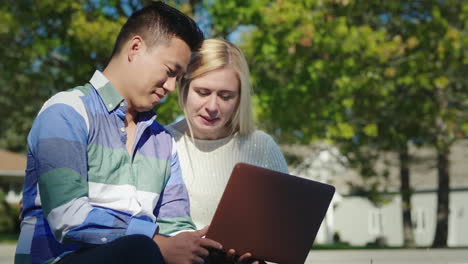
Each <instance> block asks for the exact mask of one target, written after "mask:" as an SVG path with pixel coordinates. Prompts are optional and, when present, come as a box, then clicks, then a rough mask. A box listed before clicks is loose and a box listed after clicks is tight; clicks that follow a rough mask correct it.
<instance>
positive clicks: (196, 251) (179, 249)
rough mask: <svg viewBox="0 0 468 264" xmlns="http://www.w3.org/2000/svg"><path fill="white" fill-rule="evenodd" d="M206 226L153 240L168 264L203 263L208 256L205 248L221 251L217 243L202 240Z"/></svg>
mask: <svg viewBox="0 0 468 264" xmlns="http://www.w3.org/2000/svg"><path fill="white" fill-rule="evenodd" d="M206 232H208V226H207V227H205V228H203V229H200V230H197V231H195V232H183V233H180V234H178V235H176V236H173V237H164V236H160V235H155V236H154V237H153V240H154V241H155V242H156V244H158V246H159V248H160V249H161V254H162V255H163V257H164V260H166V262H167V263H168V264H173V263H174V264H185V263H187V264H192V263H204V258H205V257H207V256H208V254H209V252H208V250H207V248H214V249H222V246H221V244H219V243H218V242H216V241H214V240H211V239H208V238H203V237H204V236H205V235H206Z"/></svg>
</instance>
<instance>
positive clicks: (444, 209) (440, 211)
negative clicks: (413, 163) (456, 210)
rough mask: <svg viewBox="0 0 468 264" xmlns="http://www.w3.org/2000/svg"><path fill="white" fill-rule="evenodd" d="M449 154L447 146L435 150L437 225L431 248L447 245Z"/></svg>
mask: <svg viewBox="0 0 468 264" xmlns="http://www.w3.org/2000/svg"><path fill="white" fill-rule="evenodd" d="M449 154H450V149H449V148H448V147H445V148H442V149H438V150H437V173H438V179H439V187H438V190H437V214H436V216H437V219H436V223H437V227H436V232H435V236H434V241H433V243H432V247H433V248H441V247H447V238H448V222H449V191H450V190H449V188H450V187H449V186H450V185H449V184H450V173H449V166H450V161H449Z"/></svg>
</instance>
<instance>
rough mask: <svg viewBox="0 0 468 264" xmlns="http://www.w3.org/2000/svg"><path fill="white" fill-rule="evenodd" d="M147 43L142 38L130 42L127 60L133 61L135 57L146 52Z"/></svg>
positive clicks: (134, 38) (135, 38)
mask: <svg viewBox="0 0 468 264" xmlns="http://www.w3.org/2000/svg"><path fill="white" fill-rule="evenodd" d="M145 48H146V46H145V42H144V41H143V38H141V37H140V36H134V37H133V38H131V39H130V40H129V41H128V44H127V60H128V61H129V62H131V61H133V60H134V59H135V57H136V56H137V55H138V54H139V53H141V52H143V51H144V50H145Z"/></svg>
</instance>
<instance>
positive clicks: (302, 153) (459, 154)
mask: <svg viewBox="0 0 468 264" xmlns="http://www.w3.org/2000/svg"><path fill="white" fill-rule="evenodd" d="M281 149H282V150H283V152H284V153H285V155H291V154H292V155H296V156H299V157H302V163H299V164H296V165H295V166H292V167H290V171H291V172H292V173H293V174H294V172H296V175H298V176H302V177H309V178H310V175H312V176H313V177H312V179H314V177H316V175H317V171H320V170H324V171H325V172H322V173H321V174H322V175H323V174H325V175H326V174H327V173H328V174H331V176H329V177H328V179H327V182H329V183H330V184H333V185H334V186H335V187H336V188H337V191H338V192H340V193H341V194H350V193H352V192H353V187H370V186H371V184H372V183H374V182H378V183H380V186H381V187H383V186H385V187H386V189H385V191H389V192H395V191H398V190H399V187H400V179H399V161H398V156H397V155H396V153H384V154H382V155H381V158H380V160H379V161H378V163H377V166H376V167H377V169H378V170H379V171H383V170H384V169H387V170H388V172H389V175H388V177H387V178H384V177H379V178H370V179H368V180H364V179H363V177H361V176H360V175H359V172H358V171H357V170H355V169H351V168H346V167H345V169H344V170H336V169H333V170H330V169H329V168H330V167H331V168H336V167H337V166H338V167H339V165H340V164H339V163H341V164H342V165H343V162H342V160H343V157H342V156H341V157H337V158H336V159H335V160H333V159H331V160H329V161H328V162H329V163H330V162H331V163H336V164H335V165H333V164H332V165H330V164H326V165H323V166H318V165H317V164H314V163H317V160H320V159H319V157H320V152H323V151H327V152H330V153H331V154H332V155H328V156H336V154H333V153H334V150H333V149H336V148H334V147H333V146H328V147H327V145H324V144H314V145H309V146H281ZM410 156H411V165H410V174H411V175H410V184H411V186H412V188H413V189H414V190H416V191H418V190H419V191H420V190H436V189H437V182H438V179H437V163H436V151H435V150H434V149H433V148H419V147H416V146H410ZM449 160H450V187H451V188H467V187H468V175H467V174H468V140H459V141H457V142H455V143H454V144H453V146H452V148H451V153H450V157H449ZM298 167H302V168H306V169H303V170H298V169H297V168H298ZM307 169H308V170H312V171H313V172H307ZM327 170H328V172H327ZM319 174H320V172H319ZM319 178H320V177H319ZM322 178H323V177H322ZM326 178H327V177H326ZM315 180H320V179H317V178H315Z"/></svg>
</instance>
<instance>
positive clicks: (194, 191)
mask: <svg viewBox="0 0 468 264" xmlns="http://www.w3.org/2000/svg"><path fill="white" fill-rule="evenodd" d="M166 128H167V129H168V130H169V131H170V132H171V133H172V135H173V136H174V138H175V141H176V144H177V152H178V155H179V161H180V166H181V168H182V175H183V177H184V180H185V184H186V186H187V189H188V193H189V196H190V210H191V214H192V219H193V221H194V222H195V224H196V226H197V228H199V229H200V228H203V227H204V226H206V225H209V224H210V223H211V219H212V218H213V215H214V213H215V211H216V207H217V205H218V203H219V200H220V199H221V196H222V194H223V192H224V188H225V187H226V184H227V181H228V179H229V176H230V175H231V172H232V169H233V168H234V165H236V164H237V163H238V162H245V163H249V164H253V165H257V166H261V167H264V168H269V169H272V170H276V171H281V172H285V173H287V172H288V167H287V165H286V161H285V159H284V157H283V154H282V153H281V151H280V149H279V147H278V146H277V145H276V143H275V141H274V140H273V138H272V137H271V136H269V135H267V134H266V133H264V132H262V131H259V130H257V131H255V132H253V133H252V134H250V135H248V136H243V137H239V136H238V135H237V134H235V135H233V136H229V137H226V138H222V139H218V140H198V139H196V140H195V144H194V142H193V140H192V138H191V137H190V136H189V135H187V134H188V133H185V132H186V131H187V124H186V122H185V120H182V121H180V122H178V123H176V124H172V125H169V126H167V127H166Z"/></svg>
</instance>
